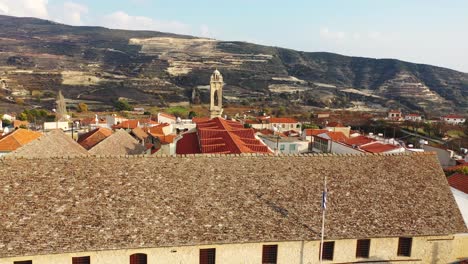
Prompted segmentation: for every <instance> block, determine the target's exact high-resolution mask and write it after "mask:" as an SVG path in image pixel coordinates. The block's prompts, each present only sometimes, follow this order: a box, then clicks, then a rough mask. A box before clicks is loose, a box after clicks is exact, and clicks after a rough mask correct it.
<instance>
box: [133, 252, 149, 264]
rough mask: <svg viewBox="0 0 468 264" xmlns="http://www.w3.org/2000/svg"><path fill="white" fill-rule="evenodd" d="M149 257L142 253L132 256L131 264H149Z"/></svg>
mask: <svg viewBox="0 0 468 264" xmlns="http://www.w3.org/2000/svg"><path fill="white" fill-rule="evenodd" d="M147 263H148V256H147V255H146V254H142V253H136V254H133V255H130V264H147Z"/></svg>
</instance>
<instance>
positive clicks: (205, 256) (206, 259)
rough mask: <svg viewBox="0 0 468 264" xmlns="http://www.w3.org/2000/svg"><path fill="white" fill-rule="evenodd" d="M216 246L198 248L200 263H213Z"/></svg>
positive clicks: (214, 261)
mask: <svg viewBox="0 0 468 264" xmlns="http://www.w3.org/2000/svg"><path fill="white" fill-rule="evenodd" d="M215 263H216V248H205V249H200V264H215Z"/></svg>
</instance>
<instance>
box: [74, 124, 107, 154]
mask: <svg viewBox="0 0 468 264" xmlns="http://www.w3.org/2000/svg"><path fill="white" fill-rule="evenodd" d="M110 135H112V130H110V129H107V128H103V127H99V128H96V129H93V130H91V131H89V132H87V133H85V134H82V135H80V136H79V137H78V144H80V145H81V146H82V147H83V148H85V149H86V150H89V149H91V148H92V147H94V146H95V145H96V144H98V143H99V142H101V141H103V140H104V139H106V138H107V137H109V136H110Z"/></svg>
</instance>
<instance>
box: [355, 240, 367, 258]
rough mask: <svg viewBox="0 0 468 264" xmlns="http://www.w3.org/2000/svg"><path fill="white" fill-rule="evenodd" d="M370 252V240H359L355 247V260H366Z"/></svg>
mask: <svg viewBox="0 0 468 264" xmlns="http://www.w3.org/2000/svg"><path fill="white" fill-rule="evenodd" d="M369 251H370V239H359V240H358V241H357V246H356V258H368V257H369Z"/></svg>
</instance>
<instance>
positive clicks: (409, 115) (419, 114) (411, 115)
mask: <svg viewBox="0 0 468 264" xmlns="http://www.w3.org/2000/svg"><path fill="white" fill-rule="evenodd" d="M406 116H421V115H420V114H407V115H406Z"/></svg>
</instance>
